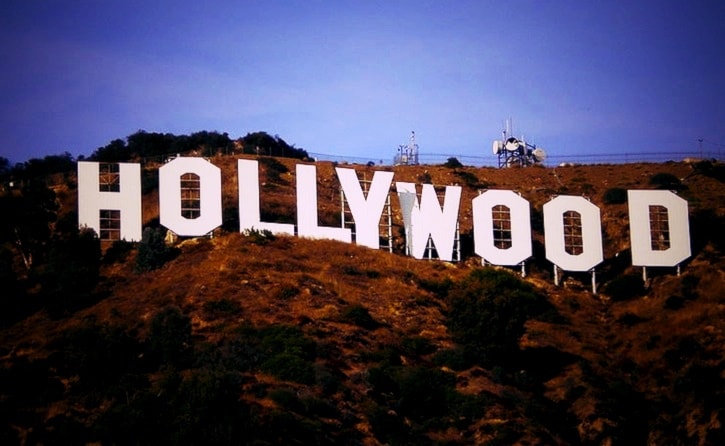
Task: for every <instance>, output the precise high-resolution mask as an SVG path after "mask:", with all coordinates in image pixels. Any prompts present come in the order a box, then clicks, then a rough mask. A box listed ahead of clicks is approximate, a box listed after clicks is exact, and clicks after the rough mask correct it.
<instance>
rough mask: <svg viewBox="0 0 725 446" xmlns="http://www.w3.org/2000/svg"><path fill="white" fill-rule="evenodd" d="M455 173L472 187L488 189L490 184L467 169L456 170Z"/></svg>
mask: <svg viewBox="0 0 725 446" xmlns="http://www.w3.org/2000/svg"><path fill="white" fill-rule="evenodd" d="M453 175H455V176H457V177H458V178H460V180H461V181H462V182H463V184H465V185H466V186H468V187H470V188H472V189H486V188H488V186H489V184H488V183H486V182H481V181H479V180H478V177H477V176H476V175H475V174H473V173H471V172H468V171H466V170H454V171H453Z"/></svg>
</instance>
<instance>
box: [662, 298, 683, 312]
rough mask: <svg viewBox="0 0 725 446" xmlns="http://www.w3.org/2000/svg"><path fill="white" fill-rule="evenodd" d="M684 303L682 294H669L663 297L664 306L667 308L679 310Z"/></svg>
mask: <svg viewBox="0 0 725 446" xmlns="http://www.w3.org/2000/svg"><path fill="white" fill-rule="evenodd" d="M684 305H685V299H684V298H683V297H682V296H677V295H674V296H669V297H668V298H667V299H665V305H664V306H665V308H666V309H668V310H679V309H680V308H682V307H683V306H684Z"/></svg>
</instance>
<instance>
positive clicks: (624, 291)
mask: <svg viewBox="0 0 725 446" xmlns="http://www.w3.org/2000/svg"><path fill="white" fill-rule="evenodd" d="M603 292H604V293H605V294H606V295H608V296H609V297H610V298H611V299H612V300H614V301H623V300H629V299H632V298H634V297H637V296H642V295H644V294H645V292H646V290H645V288H644V281H643V280H642V276H641V275H639V274H636V273H629V274H623V275H621V276H618V277H616V278H614V279H612V280H611V281H609V282H608V283H607V284H606V285H605V286H604V290H603Z"/></svg>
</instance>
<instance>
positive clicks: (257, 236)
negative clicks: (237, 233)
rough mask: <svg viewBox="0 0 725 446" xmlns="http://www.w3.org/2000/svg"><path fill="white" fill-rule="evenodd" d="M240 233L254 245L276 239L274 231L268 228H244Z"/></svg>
mask: <svg viewBox="0 0 725 446" xmlns="http://www.w3.org/2000/svg"><path fill="white" fill-rule="evenodd" d="M242 234H243V235H244V237H246V238H247V240H248V241H249V242H250V243H252V244H255V245H267V244H269V243H270V242H273V241H275V240H276V239H277V237H276V236H275V235H274V233H273V232H272V231H270V230H268V229H262V230H261V231H260V230H258V229H254V228H252V229H245V230H244V232H242Z"/></svg>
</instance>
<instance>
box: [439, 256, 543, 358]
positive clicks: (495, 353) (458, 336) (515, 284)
mask: <svg viewBox="0 0 725 446" xmlns="http://www.w3.org/2000/svg"><path fill="white" fill-rule="evenodd" d="M447 301H448V307H449V309H450V310H449V312H448V315H447V316H448V317H447V321H446V324H447V326H448V328H449V330H450V331H451V334H452V335H453V338H454V340H455V341H456V342H459V343H460V344H462V345H463V348H464V349H466V350H468V351H470V352H471V353H472V354H474V355H476V357H477V358H478V361H479V362H480V363H482V364H483V365H491V364H492V363H494V362H496V361H504V362H506V360H509V359H511V358H512V353H514V352H516V351H518V341H519V338H520V337H521V336H522V335H523V334H524V324H525V323H526V321H527V320H528V319H532V318H541V317H549V318H550V317H552V316H554V315H556V312H555V310H554V309H553V307H552V306H551V305H550V304H549V303H548V302H547V301H546V299H545V298H544V296H543V295H541V294H539V293H537V292H536V291H535V290H534V289H533V288H532V287H531V286H530V285H529V284H527V283H526V282H523V281H522V280H520V279H518V278H517V277H515V276H514V275H512V274H510V273H508V272H505V271H498V270H494V269H478V270H474V271H472V272H471V273H470V274H469V275H468V277H466V278H465V279H463V280H462V281H461V282H460V283H458V284H456V285H454V286H453V288H451V290H450V291H449V293H448V298H447Z"/></svg>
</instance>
